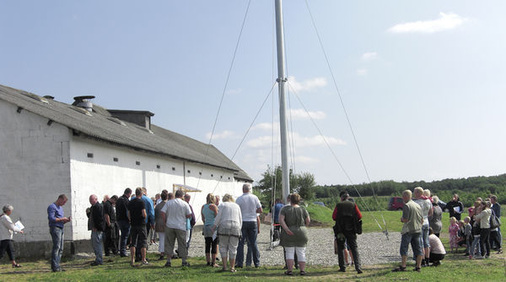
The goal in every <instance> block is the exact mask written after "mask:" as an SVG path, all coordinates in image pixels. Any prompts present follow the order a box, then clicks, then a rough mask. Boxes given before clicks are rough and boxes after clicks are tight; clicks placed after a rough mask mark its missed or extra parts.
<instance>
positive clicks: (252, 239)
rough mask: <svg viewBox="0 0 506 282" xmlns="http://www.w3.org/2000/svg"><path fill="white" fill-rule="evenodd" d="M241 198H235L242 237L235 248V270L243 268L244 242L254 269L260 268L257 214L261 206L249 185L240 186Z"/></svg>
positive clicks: (260, 210)
mask: <svg viewBox="0 0 506 282" xmlns="http://www.w3.org/2000/svg"><path fill="white" fill-rule="evenodd" d="M242 192H243V194H242V196H240V197H239V198H237V201H236V203H237V204H238V205H239V207H240V208H241V214H242V229H241V233H242V237H241V239H240V240H239V246H238V247H237V257H236V265H235V267H236V268H241V267H243V263H244V241H245V240H247V241H248V249H249V250H251V253H252V255H253V263H254V264H255V267H259V266H260V252H259V250H258V246H257V234H258V226H257V213H262V212H263V210H262V206H261V205H260V200H258V197H257V196H255V195H253V194H252V193H251V184H249V183H246V184H244V185H243V186H242Z"/></svg>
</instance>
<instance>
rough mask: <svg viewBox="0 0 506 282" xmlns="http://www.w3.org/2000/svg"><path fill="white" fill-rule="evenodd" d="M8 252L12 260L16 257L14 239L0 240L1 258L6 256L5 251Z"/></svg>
mask: <svg viewBox="0 0 506 282" xmlns="http://www.w3.org/2000/svg"><path fill="white" fill-rule="evenodd" d="M5 252H7V255H8V256H9V259H10V260H15V259H16V252H15V251H14V244H13V243H12V240H2V241H0V259H2V258H3V257H4V253H5Z"/></svg>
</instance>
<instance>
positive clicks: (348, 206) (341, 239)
mask: <svg viewBox="0 0 506 282" xmlns="http://www.w3.org/2000/svg"><path fill="white" fill-rule="evenodd" d="M340 197H341V202H340V203H338V204H337V205H336V207H335V209H334V213H333V214H332V219H334V220H335V221H336V225H335V227H334V232H335V233H336V234H335V235H336V238H337V255H338V258H339V271H340V272H345V271H346V266H345V264H344V249H345V247H344V244H345V242H346V243H347V244H348V246H349V247H350V250H351V253H352V254H353V262H354V263H355V270H356V271H357V273H358V274H361V273H362V269H361V264H360V257H359V254H358V247H357V233H356V228H355V223H356V221H357V220H360V219H362V213H360V210H359V209H358V206H357V205H356V204H355V203H354V202H352V201H350V200H349V198H350V195H348V193H347V192H345V191H343V192H341V193H340Z"/></svg>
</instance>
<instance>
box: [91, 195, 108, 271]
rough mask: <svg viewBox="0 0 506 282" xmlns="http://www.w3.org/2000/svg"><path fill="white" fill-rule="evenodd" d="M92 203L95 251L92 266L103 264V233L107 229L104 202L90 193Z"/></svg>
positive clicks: (92, 238)
mask: <svg viewBox="0 0 506 282" xmlns="http://www.w3.org/2000/svg"><path fill="white" fill-rule="evenodd" d="M90 204H91V215H90V218H91V222H92V229H91V245H92V246H93V251H94V252H95V261H94V262H92V263H91V265H92V266H97V265H102V264H103V259H102V242H103V240H102V239H103V235H104V229H105V222H104V208H103V207H102V204H101V203H100V202H99V201H98V198H97V195H94V194H92V195H90Z"/></svg>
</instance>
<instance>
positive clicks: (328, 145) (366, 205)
mask: <svg viewBox="0 0 506 282" xmlns="http://www.w3.org/2000/svg"><path fill="white" fill-rule="evenodd" d="M288 87H290V88H291V89H292V91H293V93H294V95H295V97H296V98H297V100H298V101H299V103H300V104H301V106H302V108H303V109H304V111H305V112H306V114H307V115H308V117H309V119H310V120H311V122H312V123H313V125H314V127H315V128H316V130H317V131H318V133H319V134H320V136H321V137H322V139H323V141H324V142H325V145H326V146H327V148H328V149H329V150H330V152H331V153H332V156H334V159H335V160H336V162H337V163H338V164H339V167H341V170H342V171H343V173H344V175H345V176H346V178H347V179H348V181H349V182H350V184H351V185H352V186H353V188H354V189H355V191H356V192H357V194H358V196H359V197H360V199H361V200H362V203H363V204H364V206H365V208H366V209H367V211H369V212H370V211H371V209H370V208H369V205H368V204H367V202H366V201H365V200H364V199H363V197H362V195H361V194H360V192H359V191H358V189H357V188H356V187H355V184H354V182H353V180H352V179H351V177H350V175H349V174H348V172H347V171H346V169H345V168H344V166H343V164H342V163H341V161H340V160H339V158H338V157H337V155H336V153H335V152H334V150H333V149H332V147H331V146H330V144H329V142H328V141H327V138H325V136H324V135H323V133H322V131H321V130H320V127H319V126H318V125H317V124H316V121H315V120H314V119H313V117H312V116H311V115H310V114H309V111H308V109H307V108H306V106H305V105H304V103H303V102H302V100H301V99H300V97H299V95H298V94H297V92H296V91H294V90H293V88H292V86H291V84H290V83H289V82H288ZM371 216H372V218H373V219H374V221H376V224H377V225H378V227H379V228H380V229H381V230H383V228H382V227H381V225H380V224H379V222H378V220H377V219H376V217H375V216H374V215H372V214H371Z"/></svg>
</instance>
